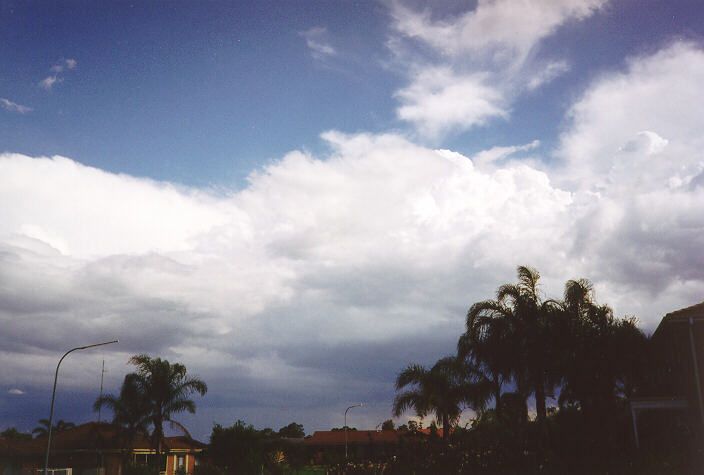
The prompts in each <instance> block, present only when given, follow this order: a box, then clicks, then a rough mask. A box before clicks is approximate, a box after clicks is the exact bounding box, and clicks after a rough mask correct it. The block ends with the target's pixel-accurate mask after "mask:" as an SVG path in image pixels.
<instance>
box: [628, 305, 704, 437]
mask: <svg viewBox="0 0 704 475" xmlns="http://www.w3.org/2000/svg"><path fill="white" fill-rule="evenodd" d="M650 346H651V353H650V361H649V362H648V366H649V367H648V373H649V375H650V380H649V382H648V384H646V390H645V391H644V393H643V394H641V395H640V397H638V398H634V399H633V400H631V413H632V416H633V434H634V439H635V443H636V446H639V445H640V440H639V423H638V421H639V416H640V414H641V413H642V412H644V411H650V412H653V411H668V412H670V413H672V414H673V416H674V417H682V418H683V420H684V421H685V422H686V424H687V425H688V430H689V431H690V432H691V438H692V440H694V441H695V444H697V445H699V446H701V443H702V440H703V439H704V437H703V435H704V402H703V401H704V393H703V392H702V389H703V387H702V384H703V382H704V302H702V303H699V304H696V305H692V306H691V307H687V308H683V309H681V310H677V311H674V312H670V313H668V314H667V315H665V317H664V318H663V319H662V320H661V321H660V324H659V325H658V328H657V329H656V330H655V333H653V336H652V337H651V339H650Z"/></svg>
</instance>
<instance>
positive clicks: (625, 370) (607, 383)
mask: <svg viewBox="0 0 704 475" xmlns="http://www.w3.org/2000/svg"><path fill="white" fill-rule="evenodd" d="M561 308H562V311H563V313H564V315H565V321H567V322H569V324H568V326H567V327H566V328H567V331H566V332H565V333H566V334H567V337H566V338H563V340H565V341H568V342H569V346H570V350H571V351H570V352H569V354H568V356H567V357H566V358H563V360H562V361H563V371H562V373H563V385H562V391H561V393H560V398H559V402H560V404H561V405H564V404H566V403H575V402H576V403H579V405H580V406H581V407H582V409H583V410H584V411H585V412H587V413H590V414H592V415H604V414H607V413H608V412H609V411H610V410H611V409H613V408H615V406H616V404H617V402H618V400H619V398H622V397H630V396H632V395H633V392H634V390H635V387H636V386H637V382H638V381H639V380H640V379H641V374H640V373H641V372H642V366H643V365H642V361H643V360H645V359H646V355H645V352H646V341H647V338H646V337H645V335H643V333H642V332H641V331H640V330H639V329H638V328H637V326H636V320H635V319H634V318H630V319H617V318H615V317H614V315H613V310H612V309H611V307H609V306H608V305H598V304H597V303H596V301H595V299H594V292H593V287H592V284H591V282H589V281H588V280H586V279H580V280H570V281H568V282H567V283H566V284H565V291H564V298H563V301H562V303H561Z"/></svg>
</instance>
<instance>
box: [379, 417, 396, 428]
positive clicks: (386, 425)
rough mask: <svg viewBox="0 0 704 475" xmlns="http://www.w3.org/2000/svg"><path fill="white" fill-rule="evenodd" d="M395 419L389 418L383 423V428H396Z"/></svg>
mask: <svg viewBox="0 0 704 475" xmlns="http://www.w3.org/2000/svg"><path fill="white" fill-rule="evenodd" d="M394 429H395V427H394V421H392V420H391V419H387V420H385V421H384V422H382V423H381V430H394Z"/></svg>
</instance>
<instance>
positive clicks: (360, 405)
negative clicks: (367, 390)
mask: <svg viewBox="0 0 704 475" xmlns="http://www.w3.org/2000/svg"><path fill="white" fill-rule="evenodd" d="M353 407H362V403H361V402H360V403H359V404H355V405H354V406H350V407H348V408H347V409H345V426H344V427H343V429H344V430H345V461H346V460H347V411H349V410H350V409H352V408H353Z"/></svg>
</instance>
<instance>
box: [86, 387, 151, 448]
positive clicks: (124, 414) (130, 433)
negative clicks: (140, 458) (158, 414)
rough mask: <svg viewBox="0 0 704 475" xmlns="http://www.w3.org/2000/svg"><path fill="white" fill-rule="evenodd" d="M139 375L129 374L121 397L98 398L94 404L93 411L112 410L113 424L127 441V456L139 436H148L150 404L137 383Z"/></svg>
mask: <svg viewBox="0 0 704 475" xmlns="http://www.w3.org/2000/svg"><path fill="white" fill-rule="evenodd" d="M137 380H138V375H137V374H135V373H129V374H127V375H126V376H125V379H124V381H123V383H122V388H121V389H120V395H119V396H117V397H115V396H113V395H112V394H108V395H105V396H102V397H100V398H98V399H97V400H96V401H95V404H93V410H95V411H97V410H99V409H100V408H101V407H107V408H108V409H110V410H112V413H113V418H112V423H113V425H114V426H116V427H118V428H119V429H121V430H120V436H121V437H124V438H125V439H126V440H125V442H126V445H125V447H127V449H126V450H125V454H126V455H127V456H128V455H129V454H131V453H132V447H133V445H134V440H135V438H136V437H137V434H142V435H144V436H146V435H148V426H149V420H148V414H149V404H148V401H147V400H146V398H145V397H144V395H143V394H142V393H141V391H140V387H139V385H138V383H137Z"/></svg>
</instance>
